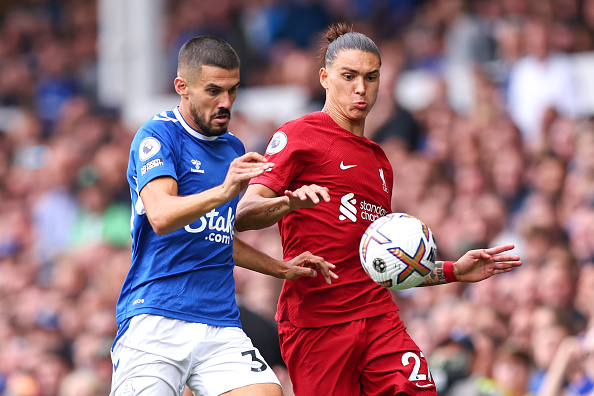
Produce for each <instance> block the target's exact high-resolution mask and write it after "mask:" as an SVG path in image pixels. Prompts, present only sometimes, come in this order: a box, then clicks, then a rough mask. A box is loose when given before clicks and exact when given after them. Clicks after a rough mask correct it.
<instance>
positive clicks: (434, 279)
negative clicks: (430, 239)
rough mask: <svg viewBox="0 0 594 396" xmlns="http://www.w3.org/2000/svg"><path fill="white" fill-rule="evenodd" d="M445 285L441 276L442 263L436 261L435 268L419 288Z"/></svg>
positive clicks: (443, 277) (444, 280) (444, 279)
mask: <svg viewBox="0 0 594 396" xmlns="http://www.w3.org/2000/svg"><path fill="white" fill-rule="evenodd" d="M445 283H447V282H446V278H445V276H444V275H443V261H436V262H435V267H434V268H433V270H432V271H431V272H430V273H429V275H427V277H426V278H425V280H424V281H423V282H422V283H421V284H420V285H419V286H434V285H443V284H445Z"/></svg>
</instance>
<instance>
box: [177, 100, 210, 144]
mask: <svg viewBox="0 0 594 396" xmlns="http://www.w3.org/2000/svg"><path fill="white" fill-rule="evenodd" d="M173 114H175V118H177V120H178V121H179V123H180V124H181V125H182V126H183V127H184V129H185V130H186V132H188V133H189V134H190V135H192V136H194V137H195V138H197V139H200V140H208V141H212V140H216V139H217V138H218V136H207V135H204V134H202V133H200V132H198V131H197V130H195V129H194V128H192V127H191V126H189V125H188V123H187V122H186V120H184V117H182V115H181V113H180V112H179V106H177V107H176V108H175V109H173Z"/></svg>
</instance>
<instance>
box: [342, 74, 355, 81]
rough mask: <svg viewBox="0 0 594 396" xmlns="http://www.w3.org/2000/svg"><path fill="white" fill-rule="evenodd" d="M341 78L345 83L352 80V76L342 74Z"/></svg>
mask: <svg viewBox="0 0 594 396" xmlns="http://www.w3.org/2000/svg"><path fill="white" fill-rule="evenodd" d="M343 76H344V79H345V80H347V81H350V80H352V79H353V75H352V74H344V75H343Z"/></svg>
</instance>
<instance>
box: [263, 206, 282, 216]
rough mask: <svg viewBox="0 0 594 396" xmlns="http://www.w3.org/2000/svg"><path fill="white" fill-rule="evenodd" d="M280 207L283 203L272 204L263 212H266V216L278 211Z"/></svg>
mask: <svg viewBox="0 0 594 396" xmlns="http://www.w3.org/2000/svg"><path fill="white" fill-rule="evenodd" d="M282 207H283V205H278V206H273V207H272V208H268V209H266V211H265V212H264V213H265V214H266V216H269V215H271V214H272V213H274V212H278V211H279V210H281V208H282Z"/></svg>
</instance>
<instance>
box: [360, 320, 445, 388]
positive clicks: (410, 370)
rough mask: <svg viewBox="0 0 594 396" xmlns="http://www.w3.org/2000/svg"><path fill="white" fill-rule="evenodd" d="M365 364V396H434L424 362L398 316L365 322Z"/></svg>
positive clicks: (432, 383)
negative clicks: (405, 395)
mask: <svg viewBox="0 0 594 396" xmlns="http://www.w3.org/2000/svg"><path fill="white" fill-rule="evenodd" d="M367 325H368V335H369V343H368V346H367V351H366V356H365V359H364V360H363V361H365V362H367V363H366V365H365V367H364V368H363V370H362V374H361V385H362V387H363V393H364V394H365V395H367V396H380V395H396V394H398V393H399V392H402V393H403V394H413V395H418V396H421V395H422V396H435V395H437V393H436V388H435V383H434V382H433V378H432V376H431V372H430V371H429V367H428V365H427V359H425V356H424V355H423V352H421V350H420V349H419V347H418V346H417V344H416V343H415V342H414V341H413V340H412V338H411V337H410V336H409V335H408V333H407V332H406V328H405V327H404V325H403V323H402V321H401V320H400V318H399V316H398V314H397V313H395V312H394V313H388V314H385V315H381V316H378V317H374V318H369V319H368V322H367Z"/></svg>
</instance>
